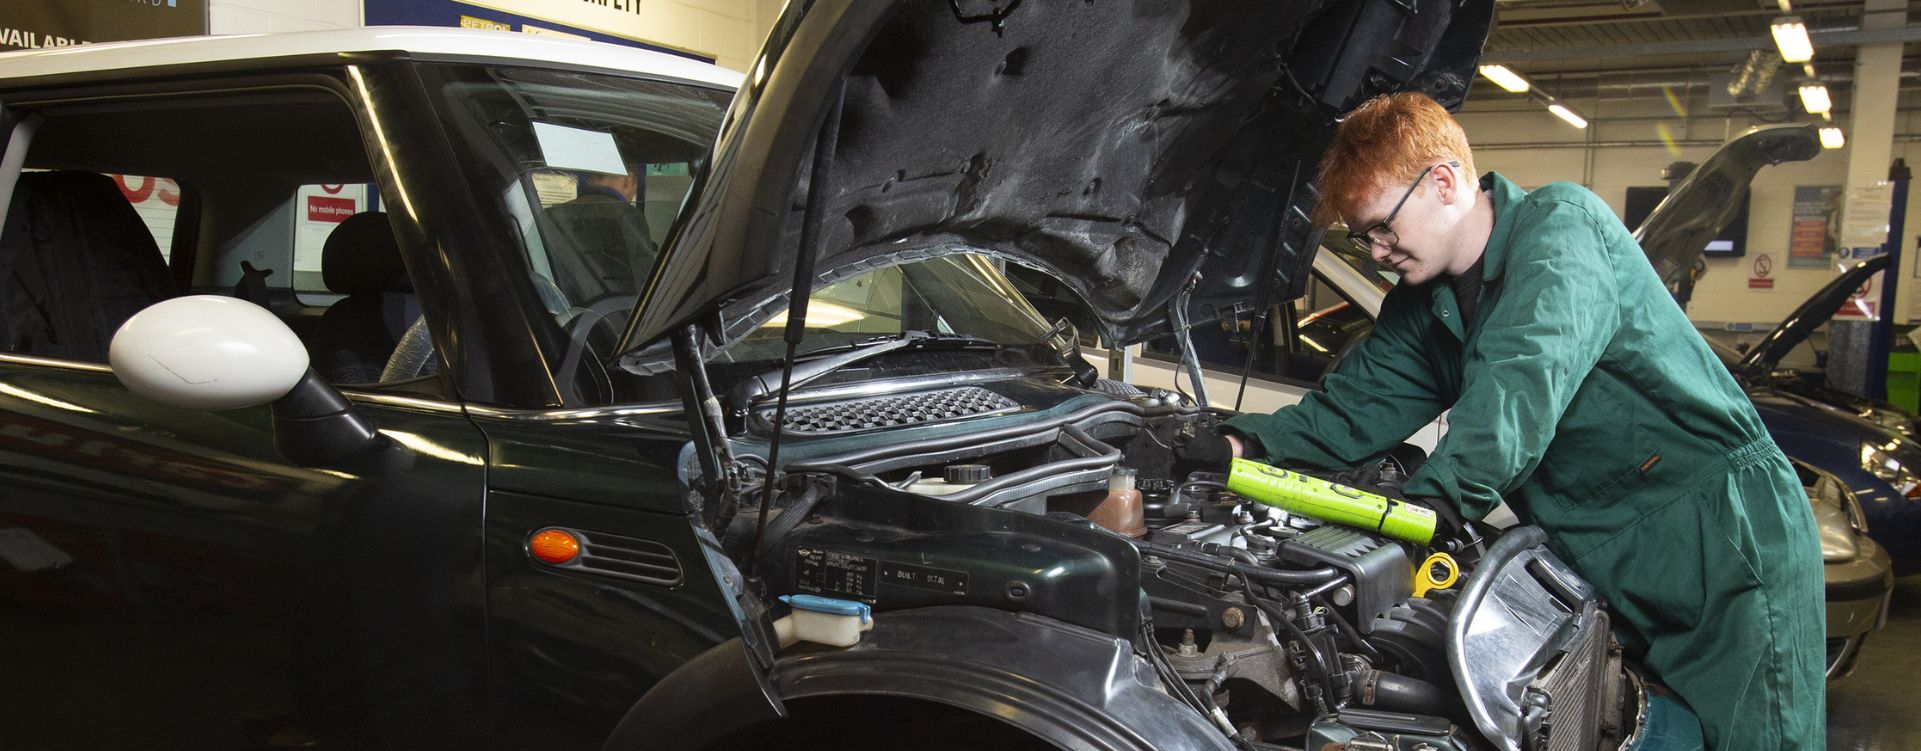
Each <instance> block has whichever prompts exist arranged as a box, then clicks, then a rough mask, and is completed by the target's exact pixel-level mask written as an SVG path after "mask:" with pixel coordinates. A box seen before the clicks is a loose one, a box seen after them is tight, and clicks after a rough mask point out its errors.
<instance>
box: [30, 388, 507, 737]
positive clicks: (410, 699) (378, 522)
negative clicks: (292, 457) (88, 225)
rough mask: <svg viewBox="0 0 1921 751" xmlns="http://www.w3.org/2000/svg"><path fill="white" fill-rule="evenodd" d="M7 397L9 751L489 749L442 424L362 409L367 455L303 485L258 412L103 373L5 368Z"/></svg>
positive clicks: (479, 489)
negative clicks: (390, 744) (137, 391)
mask: <svg viewBox="0 0 1921 751" xmlns="http://www.w3.org/2000/svg"><path fill="white" fill-rule="evenodd" d="M0 384H4V387H0V392H4V394H5V396H3V397H0V421H3V422H4V424H0V436H3V437H0V445H4V447H5V448H4V450H3V451H0V470H4V471H5V472H6V473H7V474H8V475H9V476H10V478H11V479H10V481H9V483H8V485H9V488H10V490H9V492H8V493H7V494H6V495H5V497H4V498H0V530H4V536H5V537H6V539H7V540H8V541H9V542H8V543H7V545H8V548H9V549H10V550H12V551H14V553H15V555H14V556H9V558H8V563H9V565H0V599H3V600H4V601H5V602H6V603H7V606H6V607H0V612H5V613H6V614H7V615H5V616H4V618H5V620H6V621H7V622H8V624H9V628H8V631H9V633H11V634H13V635H14V638H10V639H8V640H7V642H8V644H9V645H10V647H9V648H8V649H9V656H8V659H7V662H8V665H9V666H10V668H9V670H7V671H5V674H4V675H5V677H3V678H0V693H5V694H6V695H7V696H9V697H12V698H11V699H10V700H9V701H8V702H6V706H5V707H4V708H0V741H5V745H8V746H21V747H55V748H59V747H92V748H113V747H130V746H136V745H140V744H142V743H146V742H150V741H151V740H152V739H153V738H155V737H160V736H161V735H163V734H164V735H165V736H166V737H170V738H174V739H177V740H178V741H180V742H181V743H184V744H187V745H193V746H198V747H203V748H231V747H240V746H242V745H244V744H245V743H247V742H249V739H250V738H254V737H258V736H261V735H265V734H273V733H283V734H286V735H287V736H288V737H313V738H319V739H326V740H328V741H330V742H354V741H355V740H356V736H355V735H354V734H352V733H351V732H349V733H348V734H345V735H341V734H335V733H334V731H336V730H338V729H341V728H367V729H368V732H374V733H378V734H380V735H382V736H385V737H389V738H394V739H413V740H414V741H420V742H425V741H426V740H427V739H426V738H424V737H422V736H421V735H420V733H421V732H422V729H424V728H427V727H443V728H447V727H451V728H467V729H469V730H470V731H471V735H470V736H468V737H467V738H468V740H472V741H476V742H477V741H478V740H479V739H480V738H483V737H484V728H485V726H486V720H485V715H484V713H481V712H476V711H474V709H475V708H476V707H478V706H479V705H478V704H477V702H481V701H483V700H484V696H485V694H484V688H483V687H484V685H485V684H484V681H483V680H482V678H483V677H484V676H485V675H486V666H485V661H484V659H483V654H484V653H483V651H482V650H483V645H484V638H483V635H484V623H485V621H484V611H485V601H484V596H483V593H482V591H481V589H480V582H479V581H478V580H477V579H473V578H471V577H463V576H457V575H456V573H457V572H463V571H471V570H473V569H474V568H475V567H476V566H477V565H478V564H479V560H480V544H479V537H478V535H479V532H480V523H481V509H482V493H483V488H484V483H483V477H482V475H483V473H482V469H481V467H480V465H479V462H478V457H479V456H480V455H481V453H482V449H481V448H480V446H481V437H480V434H479V432H478V431H476V430H475V429H474V427H473V426H472V425H471V424H470V423H468V422H467V421H466V420H465V419H464V418H463V417H461V416H460V415H459V414H458V413H453V414H448V413H443V412H431V411H430V412H422V411H417V410H412V409H406V408H396V407H390V406H385V405H380V404H377V403H373V402H367V403H363V404H362V405H361V408H362V409H364V410H365V411H366V412H367V413H368V414H370V415H372V416H373V417H374V418H375V419H377V420H379V421H380V425H381V426H382V429H383V431H384V433H383V436H384V437H383V439H382V441H381V444H382V445H381V446H380V447H378V448H377V449H375V450H372V451H370V452H368V453H366V454H364V455H362V456H360V457H357V458H356V459H355V460H354V461H351V462H349V463H347V464H343V465H340V466H337V467H332V468H326V469H307V468H301V467H294V466H290V465H289V464H287V462H286V461H285V460H283V459H281V458H280V457H279V456H278V455H277V454H276V453H275V451H274V449H273V445H274V444H273V440H272V434H273V429H272V426H271V425H270V423H269V418H268V415H267V410H266V409H264V408H256V409H248V410H237V411H231V412H224V413H207V412H200V411H192V410H179V409H173V408H167V407H162V406H160V405H157V404H153V403H151V402H147V401H145V400H142V399H138V398H136V397H133V396H132V395H130V394H128V393H127V392H126V391H125V389H124V388H123V387H121V386H120V384H119V383H118V382H116V381H115V380H114V379H113V376H112V375H110V374H108V373H106V372H102V370H101V369H97V368H83V367H50V366H45V365H39V364H30V365H29V364H21V363H18V362H15V361H12V360H11V359H9V358H3V357H0ZM406 442H431V443H432V444H434V445H436V446H441V447H445V448H446V450H447V452H448V453H449V454H450V455H455V456H461V457H471V458H470V459H467V460H464V461H461V460H451V459H448V458H443V457H440V456H435V455H431V454H422V453H417V452H414V451H410V450H407V449H406V448H405V443H406ZM35 551H38V552H39V553H40V554H41V555H39V556H37V559H38V561H39V563H37V564H36V563H33V562H30V561H31V560H33V558H24V559H23V558H20V557H19V556H27V555H29V554H31V553H33V552H35ZM393 571H407V572H410V574H411V575H410V576H409V577H406V578H396V577H393V576H390V575H389V574H388V572H393ZM16 648H17V650H18V651H17V652H16V651H13V650H14V649H16ZM320 665H327V666H329V669H327V670H324V671H316V670H314V668H315V667H316V666H320ZM103 675H114V676H118V678H117V680H114V681H102V680H101V676H103ZM207 676H218V678H219V680H215V681H208V680H206V677H207ZM350 686H352V687H354V688H355V690H365V691H371V692H375V693H385V694H392V695H393V696H394V701H391V702H386V703H382V704H379V705H374V706H360V705H358V704H357V703H356V702H354V701H353V700H352V699H351V696H350V694H351V692H350V691H348V690H347V689H348V687H350ZM430 696H431V697H436V698H435V699H433V700H429V701H421V700H422V699H423V698H425V697H430ZM456 698H458V699H457V700H451V701H442V699H456ZM297 709H298V710H299V711H296V710H297ZM102 716H112V717H115V718H117V719H116V721H115V722H111V723H102V722H98V721H96V720H97V718H99V717H102ZM35 728H37V729H39V730H40V731H42V733H43V734H38V735H34V736H23V737H10V736H13V735H14V734H17V733H22V732H27V731H28V729H35ZM442 740H444V739H442ZM434 742H435V743H438V742H441V741H440V740H435V741H434Z"/></svg>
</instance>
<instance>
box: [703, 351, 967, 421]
mask: <svg viewBox="0 0 1921 751" xmlns="http://www.w3.org/2000/svg"><path fill="white" fill-rule="evenodd" d="M929 347H939V348H955V349H1002V348H1003V345H1001V344H1000V343H999V342H994V341H990V340H987V339H980V338H977V337H972V336H968V335H966V334H943V333H939V332H929V331H903V332H900V333H899V334H897V335H893V336H882V337H875V338H873V339H863V340H860V341H856V342H848V343H847V344H845V345H839V346H835V347H828V348H823V349H817V350H813V351H810V352H808V353H806V354H804V355H800V357H815V359H811V360H808V361H806V362H802V363H796V364H795V365H794V375H793V380H792V381H791V382H790V385H789V386H788V388H789V389H790V390H791V389H795V388H799V387H800V385H801V384H804V383H806V382H808V381H811V380H814V379H816V378H819V377H821V376H824V375H827V374H828V373H832V372H834V371H836V370H840V369H841V368H844V367H847V366H849V365H852V364H854V363H857V362H861V361H863V360H870V359H873V358H875V357H879V356H881V355H884V354H887V353H889V352H893V351H895V350H900V349H926V348H929ZM843 348H851V349H844V351H841V352H839V353H838V354H833V355H829V356H826V357H818V355H823V354H826V353H828V352H833V351H835V350H842V349H843ZM780 374H781V369H780V368H774V369H772V370H769V371H766V372H763V373H760V374H759V375H754V376H750V377H748V378H746V379H744V380H742V381H741V382H740V383H738V384H735V385H734V388H733V389H732V390H731V391H730V392H729V393H728V399H727V404H728V406H729V407H731V408H732V409H733V411H734V415H735V416H736V417H744V416H746V414H747V411H748V410H749V409H750V408H752V407H753V403H754V401H755V400H757V399H759V398H761V397H763V396H766V395H768V394H770V393H773V391H774V390H775V389H777V388H779V387H780Z"/></svg>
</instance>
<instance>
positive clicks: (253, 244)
mask: <svg viewBox="0 0 1921 751" xmlns="http://www.w3.org/2000/svg"><path fill="white" fill-rule="evenodd" d="M23 108H24V109H27V110H31V111H33V112H34V113H35V114H38V115H39V116H40V117H41V118H42V123H41V125H40V127H39V128H38V131H37V132H36V133H35V134H34V135H33V136H32V139H31V141H30V142H29V143H28V144H27V149H26V157H25V170H24V171H23V173H22V174H21V175H20V176H19V181H18V187H17V188H16V190H15V194H14V199H13V202H12V204H11V208H10V210H9V211H8V217H7V223H6V227H5V232H4V233H3V235H0V251H4V252H0V265H5V266H6V268H3V269H0V272H4V273H3V274H0V347H4V349H5V350H6V351H8V352H12V353H16V354H26V355H35V356H42V357H55V358H62V359H71V360H78V361H86V362H104V361H105V360H106V353H107V345H108V343H109V342H110V341H111V339H112V335H113V333H114V331H115V330H116V329H118V327H119V325H120V324H121V323H122V322H124V321H125V320H126V319H127V318H128V317H130V316H132V315H133V314H134V313H136V312H138V311H139V310H141V309H142V308H144V307H146V306H147V305H150V304H152V303H154V302H158V301H160V300H164V299H167V298H170V297H175V296H179V295H184V294H191V293H201V294H224V295H235V296H239V297H242V298H244V299H248V300H249V301H251V302H254V303H257V304H260V305H262V306H264V307H267V308H269V309H270V310H273V311H274V312H275V313H276V314H278V315H280V317H281V318H282V319H283V320H284V321H286V322H287V323H288V324H289V325H290V326H291V327H292V328H293V329H294V331H295V332H296V333H297V334H299V335H300V336H301V338H302V340H303V341H304V342H305V343H306V344H307V345H308V349H309V352H310V361H311V362H312V364H313V366H314V367H315V368H316V370H318V371H319V372H320V373H321V375H322V376H324V377H327V378H329V379H330V380H333V381H334V382H336V383H342V384H371V383H375V382H377V381H379V380H380V375H381V373H382V370H383V367H384V366H385V365H386V362H387V360H388V359H389V357H390V355H391V353H392V352H393V351H394V349H395V345H396V344H397V342H398V341H399V339H400V338H401V336H402V335H403V334H404V332H405V331H406V330H407V329H408V328H409V327H410V326H411V325H412V324H413V323H414V322H415V321H417V320H419V318H420V315H421V312H420V306H419V304H418V303H417V302H416V301H415V300H414V299H413V295H412V294H411V287H410V285H409V283H408V280H407V279H406V269H405V265H404V263H402V262H401V259H400V257H399V252H400V251H399V245H398V243H397V241H396V238H395V236H394V233H393V231H392V228H391V226H390V225H389V223H388V222H387V220H386V219H385V218H384V215H381V214H380V213H379V208H380V207H381V205H382V204H381V202H380V200H379V195H378V190H377V189H375V188H373V187H372V184H373V182H374V180H373V170H372V167H371V165H370V162H369V161H368V159H367V155H366V152H365V149H364V147H363V145H362V143H363V139H362V137H361V133H360V128H359V125H358V122H357V119H356V118H355V116H354V114H353V111H352V109H351V107H350V106H349V105H348V103H347V100H346V99H345V98H343V97H342V96H340V94H339V93H337V91H336V90H335V89H332V88H330V87H327V86H323V85H314V86H286V87H261V88H251V89H244V90H236V91H234V92H232V93H224V94H195V95H191V96H126V95H115V96H111V97H104V98H100V99H86V98H84V97H81V98H78V99H71V100H61V101H59V102H56V103H51V104H47V105H45V106H39V107H36V106H34V105H33V104H32V103H25V104H24V107H23ZM189 191H191V195H192V199H193V200H191V201H183V200H182V198H183V196H184V195H186V194H187V192H189ZM183 212H190V213H183ZM343 229H345V230H346V231H345V232H343ZM177 237H184V238H187V247H184V248H175V247H173V246H174V244H175V242H176V238H177ZM329 246H338V247H339V248H342V249H344V250H340V251H338V252H336V253H334V254H331V255H333V256H335V257H332V258H330V254H329V253H328V251H327V249H328V247H329ZM169 263H172V264H173V266H174V267H175V268H176V269H178V270H179V271H180V272H181V273H175V271H174V270H173V269H170V268H169ZM329 265H332V266H334V267H335V268H332V269H329V268H328V266H329Z"/></svg>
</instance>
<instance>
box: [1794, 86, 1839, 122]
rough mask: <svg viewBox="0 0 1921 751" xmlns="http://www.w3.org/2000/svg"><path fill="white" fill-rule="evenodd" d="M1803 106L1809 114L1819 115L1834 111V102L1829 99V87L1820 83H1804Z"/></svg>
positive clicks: (1802, 91) (1802, 90) (1802, 87)
mask: <svg viewBox="0 0 1921 751" xmlns="http://www.w3.org/2000/svg"><path fill="white" fill-rule="evenodd" d="M1801 106H1802V107H1804V108H1806V109H1807V111H1808V114H1810V115H1819V114H1821V113H1823V112H1827V111H1828V110H1829V109H1832V108H1833V107H1834V102H1833V101H1832V100H1830V99H1828V87H1827V86H1824V85H1822V84H1819V83H1804V84H1801Z"/></svg>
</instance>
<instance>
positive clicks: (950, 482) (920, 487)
mask: <svg viewBox="0 0 1921 751" xmlns="http://www.w3.org/2000/svg"><path fill="white" fill-rule="evenodd" d="M992 479H994V470H993V468H992V467H989V466H987V465H985V464H949V465H947V466H946V467H945V468H943V469H942V470H941V476H940V477H937V478H934V479H931V480H920V481H918V482H915V483H914V484H912V485H909V486H907V492H909V493H919V494H921V495H931V496H943V495H947V494H949V493H958V492H960V491H963V490H966V489H968V488H971V487H974V486H975V485H979V484H981V483H983V482H987V481H988V480H992Z"/></svg>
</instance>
